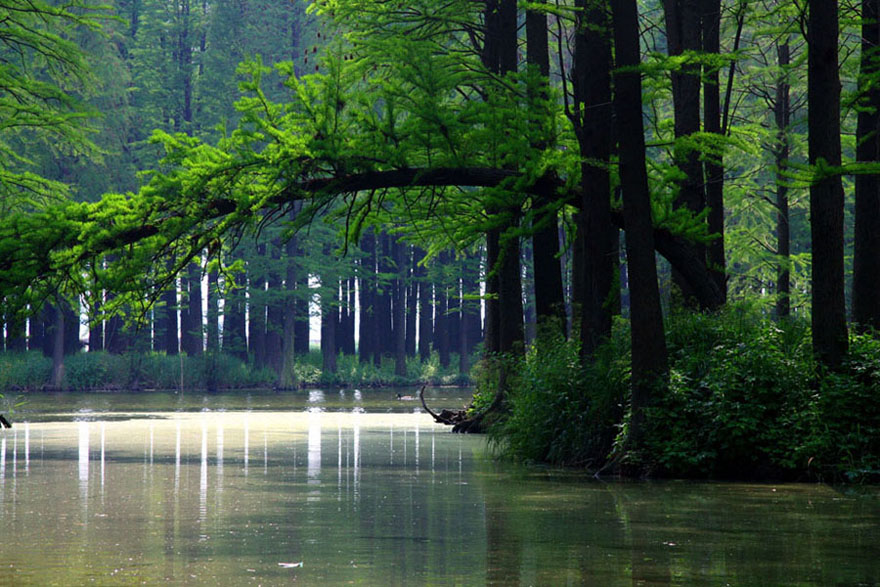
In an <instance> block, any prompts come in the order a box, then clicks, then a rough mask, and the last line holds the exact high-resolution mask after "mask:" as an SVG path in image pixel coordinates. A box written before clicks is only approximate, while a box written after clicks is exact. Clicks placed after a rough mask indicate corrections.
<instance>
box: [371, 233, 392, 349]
mask: <svg viewBox="0 0 880 587" xmlns="http://www.w3.org/2000/svg"><path fill="white" fill-rule="evenodd" d="M376 253H377V255H378V264H377V266H378V268H379V273H380V274H381V275H383V276H386V275H390V274H392V273H393V272H394V267H392V264H391V259H392V252H391V238H390V237H389V236H388V233H387V232H383V233H382V234H381V235H380V236H379V238H378V239H377V243H376ZM382 279H383V281H382V282H381V283H379V285H378V286H377V288H376V294H375V302H374V307H375V314H374V320H375V329H376V337H377V338H376V342H377V343H378V344H377V348H376V355H375V356H374V362H376V366H380V365H381V361H382V357H383V356H386V355H387V356H393V353H394V340H395V339H394V333H393V332H392V324H391V306H392V304H391V298H392V289H393V288H394V284H393V282H391V281H389V280H386V279H385V278H384V277H383V278H382Z"/></svg>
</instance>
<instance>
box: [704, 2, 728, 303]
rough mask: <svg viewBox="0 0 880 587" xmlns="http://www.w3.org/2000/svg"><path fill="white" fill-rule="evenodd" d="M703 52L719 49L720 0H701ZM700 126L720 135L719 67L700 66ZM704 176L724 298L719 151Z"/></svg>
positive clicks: (712, 262) (711, 257)
mask: <svg viewBox="0 0 880 587" xmlns="http://www.w3.org/2000/svg"><path fill="white" fill-rule="evenodd" d="M701 18H702V26H701V27H700V28H701V30H702V36H703V53H704V54H707V55H708V54H711V55H717V54H719V53H720V52H721V38H720V31H721V0H702V14H701ZM703 80H704V82H703V130H704V131H705V132H707V133H714V134H716V135H719V137H720V136H721V134H722V133H723V129H722V128H721V92H720V90H719V83H718V68H717V67H710V66H704V70H703ZM704 168H705V179H706V206H707V207H708V208H709V216H708V219H707V220H708V223H709V234H712V235H715V236H716V238H714V239H713V240H712V241H711V242H710V243H709V245H708V247H707V255H708V263H709V273H710V275H711V276H712V279H714V280H715V283H716V284H717V286H718V289H719V290H720V291H721V292H722V296H723V299H724V301H726V300H727V276H726V271H725V268H726V264H727V263H726V259H725V253H724V157H723V155H722V154H721V153H720V152H719V153H718V154H717V155H714V154H713V155H712V156H711V157H710V158H709V159H707V160H706V162H705V164H704Z"/></svg>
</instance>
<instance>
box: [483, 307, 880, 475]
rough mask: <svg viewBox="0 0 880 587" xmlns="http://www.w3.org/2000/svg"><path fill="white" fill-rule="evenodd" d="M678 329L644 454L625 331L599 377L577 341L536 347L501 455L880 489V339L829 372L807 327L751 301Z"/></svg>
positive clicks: (866, 340) (679, 317)
mask: <svg viewBox="0 0 880 587" xmlns="http://www.w3.org/2000/svg"><path fill="white" fill-rule="evenodd" d="M666 326H667V344H668V350H669V366H670V378H669V385H668V387H665V388H663V389H662V390H660V391H658V395H657V398H656V400H655V403H654V404H653V406H652V407H650V408H648V409H646V431H645V444H644V446H643V448H642V450H641V451H640V452H639V453H638V454H635V453H632V452H628V447H627V442H626V434H627V423H628V411H627V408H626V401H627V398H628V397H629V389H628V385H629V357H628V348H629V332H628V329H627V324H626V322H624V321H619V322H617V323H616V325H615V331H614V335H613V336H612V339H611V340H610V341H608V342H606V343H605V345H603V346H602V348H601V349H600V350H599V351H598V352H597V353H596V356H595V360H594V362H593V363H592V364H591V365H590V366H589V367H587V368H583V367H582V366H581V365H580V362H579V360H578V353H577V346H576V345H575V344H573V343H571V342H565V341H563V340H561V339H559V338H556V339H553V338H544V339H543V342H542V343H540V344H539V345H538V346H535V347H533V348H532V349H531V350H530V351H529V353H528V354H527V355H526V357H525V359H523V360H522V361H520V362H519V363H518V364H517V365H515V368H514V369H513V372H514V373H515V378H514V385H513V387H512V389H511V390H510V392H509V404H508V407H509V413H508V416H507V418H506V419H504V420H503V421H501V422H499V423H497V424H496V425H494V426H493V427H492V429H491V433H492V439H493V441H494V443H495V445H496V446H497V447H498V448H499V449H500V451H501V452H502V453H503V454H505V455H508V456H510V457H513V458H515V459H518V460H523V461H534V462H547V463H554V464H569V465H587V466H589V467H593V468H595V467H597V466H600V465H601V464H602V463H603V461H604V460H606V459H610V458H613V459H615V460H616V459H621V461H622V462H626V463H629V464H633V463H635V464H636V465H637V466H638V467H640V468H641V470H642V471H647V472H649V473H651V474H653V475H656V476H673V477H684V478H716V479H717V478H728V479H769V478H782V479H797V478H801V479H802V478H813V479H823V480H829V481H837V480H845V481H873V482H876V481H877V480H878V479H880V341H878V340H877V338H875V337H873V336H863V335H857V336H853V337H852V338H851V346H850V355H849V357H848V359H847V361H846V363H845V364H844V365H843V366H842V367H841V368H840V369H839V370H837V371H834V372H825V371H824V370H823V369H822V368H821V366H820V365H819V364H818V362H817V361H816V359H815V358H814V356H813V354H812V351H811V340H810V327H809V323H808V321H807V320H805V319H789V320H785V321H779V322H776V321H773V320H771V319H770V318H769V317H768V316H766V315H764V314H763V313H762V312H761V311H760V310H759V309H755V308H753V307H751V306H749V305H742V304H740V305H731V306H730V307H728V308H727V309H725V310H724V311H721V312H718V313H715V314H693V313H681V314H676V315H673V316H671V317H670V318H669V319H668V320H667V322H666ZM509 368H510V366H509ZM474 376H475V379H476V380H478V381H482V380H486V381H487V382H488V383H491V380H492V378H491V374H488V373H481V372H480V371H479V370H477V371H475V374H474ZM490 387H491V385H487V388H490ZM484 395H485V396H486V397H485V398H484V401H489V400H490V399H491V397H490V394H488V393H486V394H484ZM615 434H616V435H617V436H616V438H615Z"/></svg>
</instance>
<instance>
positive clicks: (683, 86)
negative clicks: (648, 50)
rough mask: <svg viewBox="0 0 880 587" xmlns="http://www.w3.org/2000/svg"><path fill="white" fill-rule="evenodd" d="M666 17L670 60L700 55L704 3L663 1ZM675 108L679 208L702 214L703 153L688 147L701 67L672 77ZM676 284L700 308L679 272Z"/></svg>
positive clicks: (701, 250)
mask: <svg viewBox="0 0 880 587" xmlns="http://www.w3.org/2000/svg"><path fill="white" fill-rule="evenodd" d="M663 9H664V13H665V17H666V38H667V48H668V52H669V56H670V57H679V56H681V55H684V54H685V53H686V52H698V51H700V49H701V40H700V14H701V12H702V11H701V10H700V2H699V0H663ZM671 78H672V105H673V113H674V118H675V123H674V124H675V138H676V146H675V150H674V154H673V156H674V159H675V163H676V165H677V166H678V168H679V169H680V170H681V171H682V173H683V174H684V176H685V177H684V179H683V180H681V181H680V182H679V194H678V198H677V200H676V203H677V205H678V206H684V207H686V208H688V209H689V210H691V211H693V212H694V213H699V212H701V211H702V210H703V208H704V207H705V206H706V197H705V193H704V187H703V168H702V165H701V164H700V159H699V153H698V152H697V151H696V150H695V149H694V148H693V147H692V146H691V145H688V144H687V141H683V140H681V139H685V138H686V137H689V136H690V135H692V134H694V133H698V132H700V66H699V65H698V64H695V63H685V64H683V65H682V66H681V69H679V70H676V71H673V72H672V73H671ZM692 246H693V247H694V248H695V249H696V250H697V254H696V256H695V258H696V259H698V260H700V262H702V263H703V264H705V263H706V261H705V259H706V247H705V245H703V244H700V243H694V244H693V245H692ZM672 276H673V281H674V282H675V284H676V285H677V286H678V288H679V289H680V290H681V294H682V296H683V302H684V303H685V305H688V306H693V305H696V299H695V297H694V294H693V292H692V291H690V287H689V286H690V284H689V283H688V282H687V280H685V279H683V278H682V277H681V276H680V275H679V274H678V272H677V271H673V275H672Z"/></svg>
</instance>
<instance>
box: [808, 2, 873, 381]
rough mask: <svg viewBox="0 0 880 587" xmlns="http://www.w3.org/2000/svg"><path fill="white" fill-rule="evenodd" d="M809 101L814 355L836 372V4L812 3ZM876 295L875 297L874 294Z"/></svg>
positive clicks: (839, 357) (840, 323)
mask: <svg viewBox="0 0 880 587" xmlns="http://www.w3.org/2000/svg"><path fill="white" fill-rule="evenodd" d="M809 12H810V14H809V20H808V39H807V40H808V56H807V59H808V75H809V79H808V81H807V99H808V100H809V104H810V108H809V113H808V118H807V124H808V128H809V154H810V165H811V166H813V168H814V170H815V171H814V173H815V177H814V180H813V183H812V184H811V185H810V235H811V237H812V243H813V245H812V246H813V312H812V326H813V352H815V353H816V355H817V356H818V357H819V359H820V360H821V361H822V362H823V363H825V364H826V365H828V366H830V367H832V368H835V367H837V366H839V365H840V364H841V362H842V361H843V358H844V357H845V356H846V354H847V351H848V347H849V341H848V338H847V327H846V308H845V299H844V285H843V284H844V270H843V184H842V182H841V178H840V173H839V167H840V74H839V69H838V61H837V59H838V55H837V50H838V47H837V35H838V11H837V1H836V0H834V1H831V0H810V2H809ZM875 295H876V293H875Z"/></svg>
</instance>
